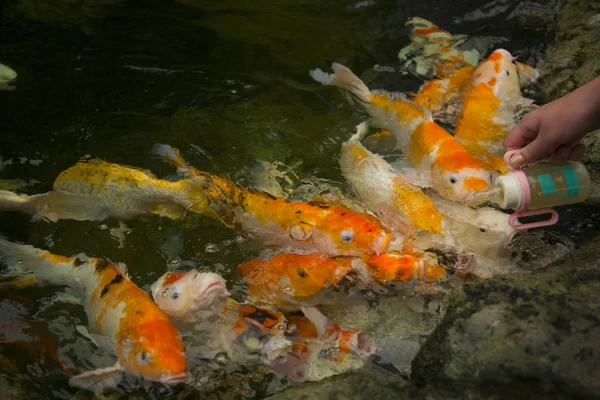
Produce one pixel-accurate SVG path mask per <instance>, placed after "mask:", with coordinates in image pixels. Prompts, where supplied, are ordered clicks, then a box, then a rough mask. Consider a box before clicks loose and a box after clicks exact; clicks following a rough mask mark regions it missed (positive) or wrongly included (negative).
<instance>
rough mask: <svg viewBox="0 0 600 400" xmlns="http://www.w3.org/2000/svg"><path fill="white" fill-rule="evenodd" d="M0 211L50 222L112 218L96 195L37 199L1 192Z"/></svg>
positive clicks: (57, 194) (60, 193)
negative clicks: (26, 215)
mask: <svg viewBox="0 0 600 400" xmlns="http://www.w3.org/2000/svg"><path fill="white" fill-rule="evenodd" d="M0 210H2V211H18V212H22V213H25V214H30V215H33V216H34V218H41V219H44V220H47V221H52V222H56V221H58V220H60V219H73V220H76V221H102V220H104V219H106V218H108V217H109V216H110V213H109V212H108V210H106V209H105V208H104V207H102V205H101V204H100V202H99V198H98V197H97V196H92V195H88V194H82V193H69V192H64V191H61V190H55V191H53V192H49V193H45V194H38V195H34V196H27V195H18V194H16V193H13V192H9V191H6V190H2V191H0Z"/></svg>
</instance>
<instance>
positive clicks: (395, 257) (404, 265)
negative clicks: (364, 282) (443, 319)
mask: <svg viewBox="0 0 600 400" xmlns="http://www.w3.org/2000/svg"><path fill="white" fill-rule="evenodd" d="M366 267H367V270H368V271H369V273H370V274H371V275H372V277H373V279H375V280H376V281H377V282H380V283H383V284H398V283H403V284H405V283H416V284H421V283H427V282H438V281H441V280H443V279H444V278H446V276H447V272H446V270H445V269H444V268H443V267H442V266H440V265H439V264H438V261H437V257H435V256H433V255H428V254H426V253H423V252H420V251H414V250H413V251H412V254H403V253H401V252H397V251H394V252H388V253H384V254H380V255H376V256H371V257H369V258H368V259H367V262H366Z"/></svg>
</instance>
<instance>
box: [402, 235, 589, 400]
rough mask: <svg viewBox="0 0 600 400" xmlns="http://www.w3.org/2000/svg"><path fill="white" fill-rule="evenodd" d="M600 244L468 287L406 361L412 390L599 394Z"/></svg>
mask: <svg viewBox="0 0 600 400" xmlns="http://www.w3.org/2000/svg"><path fill="white" fill-rule="evenodd" d="M599 256H600V240H598V239H597V240H594V241H593V242H591V243H589V244H587V245H586V246H584V247H582V248H581V249H579V250H577V251H575V252H573V253H571V254H569V255H567V256H566V257H564V258H563V259H561V260H559V261H558V262H556V263H554V264H552V265H550V266H548V267H547V268H545V269H543V270H541V271H539V272H537V273H535V274H531V275H528V274H524V273H519V274H511V275H508V276H503V277H494V278H492V279H488V280H486V281H480V282H472V283H469V284H466V285H465V286H464V287H463V288H461V289H459V290H457V291H455V292H454V293H453V294H452V296H451V299H450V305H449V308H448V311H447V314H446V316H445V317H444V320H443V321H442V323H441V324H440V325H439V326H438V328H437V329H436V330H435V331H434V333H433V334H432V336H431V337H430V338H429V340H428V341H427V342H426V343H425V344H424V345H423V347H422V348H421V351H420V352H419V354H418V355H417V357H416V359H415V360H414V362H413V365H412V369H413V379H414V380H415V381H416V382H417V383H418V384H420V385H424V384H429V385H432V384H433V385H439V384H448V383H452V384H453V385H464V386H466V387H471V388H479V389H481V390H485V391H488V390H489V391H492V392H494V393H501V392H504V393H507V395H508V396H513V397H515V398H517V397H522V398H527V396H534V395H540V394H542V393H543V394H544V395H545V396H548V397H553V398H559V397H561V396H563V395H564V396H565V397H566V396H579V397H582V398H598V397H599V396H600V319H599V317H600V298H599V296H598V293H600V281H599V280H598V279H599V278H600V261H599Z"/></svg>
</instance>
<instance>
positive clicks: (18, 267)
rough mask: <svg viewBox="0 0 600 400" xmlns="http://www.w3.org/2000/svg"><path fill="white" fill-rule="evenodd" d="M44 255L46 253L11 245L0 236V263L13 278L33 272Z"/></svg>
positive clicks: (28, 247)
mask: <svg viewBox="0 0 600 400" xmlns="http://www.w3.org/2000/svg"><path fill="white" fill-rule="evenodd" d="M44 253H46V251H44V250H40V249H36V248H35V247H33V246H29V245H24V244H17V243H13V242H10V241H8V240H6V239H5V238H3V237H2V236H0V261H1V262H2V263H3V264H5V265H6V266H7V267H8V272H9V273H10V274H12V275H13V276H16V275H23V274H25V273H27V272H32V271H35V269H36V266H37V265H38V264H39V263H40V262H41V261H42V255H43V254H44ZM9 279H10V278H9Z"/></svg>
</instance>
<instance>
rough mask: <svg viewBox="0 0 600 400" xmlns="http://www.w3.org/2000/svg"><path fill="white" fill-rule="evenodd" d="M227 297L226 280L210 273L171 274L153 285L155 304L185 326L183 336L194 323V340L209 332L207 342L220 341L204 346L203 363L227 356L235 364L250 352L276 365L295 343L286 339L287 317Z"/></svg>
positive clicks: (175, 321)
mask: <svg viewBox="0 0 600 400" xmlns="http://www.w3.org/2000/svg"><path fill="white" fill-rule="evenodd" d="M227 296H228V293H227V290H226V282H225V280H224V279H223V278H221V277H220V276H219V275H217V274H214V273H211V272H198V271H195V270H191V271H187V272H175V273H173V272H168V273H166V274H164V275H163V276H162V277H160V278H159V279H158V280H157V281H156V282H155V283H154V284H152V297H153V298H154V301H155V302H156V304H157V305H158V307H160V309H161V310H163V311H164V312H166V313H167V314H168V315H169V316H170V317H171V318H173V322H174V323H176V324H177V325H178V326H180V327H181V329H182V332H183V334H184V336H185V335H186V334H187V331H186V329H188V328H189V324H193V326H194V331H193V332H190V334H191V335H193V336H197V335H198V330H199V329H200V330H202V329H203V330H205V331H210V332H209V335H206V336H207V338H216V340H215V341H216V342H217V343H216V344H214V343H208V342H210V340H208V342H207V341H206V340H205V341H204V344H203V346H202V347H203V348H202V349H201V352H202V358H211V357H214V356H215V355H216V354H218V353H223V352H225V353H226V354H228V356H229V357H230V358H233V359H236V358H239V357H237V355H236V354H235V353H236V351H244V352H245V353H248V352H249V351H250V352H258V353H260V354H262V355H263V356H265V357H266V361H267V362H275V360H278V359H280V358H281V357H282V356H284V355H285V354H287V351H288V350H289V348H290V347H291V343H290V341H289V340H288V339H286V337H285V336H284V332H285V329H286V326H287V319H286V318H285V317H284V315H283V314H281V313H280V312H278V311H276V310H274V309H272V308H271V307H260V306H256V305H254V304H249V303H238V302H237V301H235V300H233V299H231V298H229V297H227ZM240 356H242V355H240ZM242 358H243V357H242Z"/></svg>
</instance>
